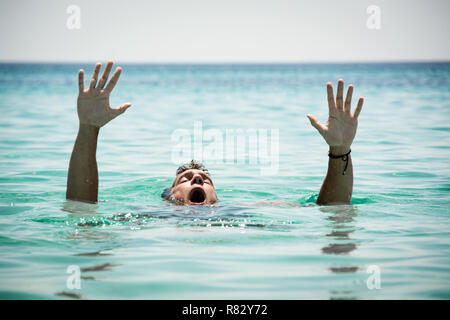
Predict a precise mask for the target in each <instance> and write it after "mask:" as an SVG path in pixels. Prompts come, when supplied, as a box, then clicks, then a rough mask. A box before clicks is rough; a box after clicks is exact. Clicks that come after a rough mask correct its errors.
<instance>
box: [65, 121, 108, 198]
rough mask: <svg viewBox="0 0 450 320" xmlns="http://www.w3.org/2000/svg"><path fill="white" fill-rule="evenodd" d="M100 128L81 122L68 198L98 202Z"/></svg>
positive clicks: (72, 161)
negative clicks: (98, 141) (98, 143)
mask: <svg viewBox="0 0 450 320" xmlns="http://www.w3.org/2000/svg"><path fill="white" fill-rule="evenodd" d="M99 130H100V128H98V127H94V126H91V125H86V124H80V127H79V130H78V135H77V139H76V141H75V145H74V147H73V151H72V156H71V157H70V163H69V172H68V175H67V192H66V198H67V199H71V200H78V201H88V202H97V194H98V171H97V159H96V152H97V139H98V133H99Z"/></svg>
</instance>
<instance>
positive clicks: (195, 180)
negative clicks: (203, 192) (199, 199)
mask: <svg viewBox="0 0 450 320" xmlns="http://www.w3.org/2000/svg"><path fill="white" fill-rule="evenodd" d="M191 184H199V185H201V186H202V185H203V178H202V176H201V175H199V174H196V175H195V176H194V177H193V178H192V181H191Z"/></svg>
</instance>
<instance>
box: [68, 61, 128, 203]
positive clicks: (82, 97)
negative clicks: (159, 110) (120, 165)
mask: <svg viewBox="0 0 450 320" xmlns="http://www.w3.org/2000/svg"><path fill="white" fill-rule="evenodd" d="M112 66H113V63H112V62H111V61H108V63H107V64H106V67H105V70H104V71H103V75H102V77H101V79H100V81H98V83H97V79H98V75H99V73H100V68H101V64H100V63H97V64H96V65H95V68H94V73H93V75H92V79H91V82H90V84H89V88H88V89H87V90H84V71H83V70H80V71H79V72H78V86H79V93H78V101H77V111H78V119H79V129H78V136H77V138H76V141H75V145H74V147H73V151H72V156H71V157H70V163H69V172H68V175H67V191H66V198H67V199H71V200H78V201H86V202H97V194H98V171H97V159H96V151H97V138H98V133H99V131H100V128H101V127H103V126H104V125H105V124H107V123H108V122H109V121H111V120H112V119H114V118H115V117H117V116H118V115H120V114H122V113H124V112H125V110H127V109H128V108H129V107H130V106H131V104H130V103H125V104H123V105H121V106H120V107H119V108H115V109H112V108H111V107H110V105H109V95H110V94H111V91H112V90H113V89H114V86H115V85H116V83H117V81H118V80H119V77H120V73H121V72H122V69H121V68H117V69H116V71H115V72H114V74H113V76H112V77H111V80H110V81H109V83H108V84H107V85H106V83H107V82H108V77H109V74H110V72H111V69H112ZM105 85H106V87H105Z"/></svg>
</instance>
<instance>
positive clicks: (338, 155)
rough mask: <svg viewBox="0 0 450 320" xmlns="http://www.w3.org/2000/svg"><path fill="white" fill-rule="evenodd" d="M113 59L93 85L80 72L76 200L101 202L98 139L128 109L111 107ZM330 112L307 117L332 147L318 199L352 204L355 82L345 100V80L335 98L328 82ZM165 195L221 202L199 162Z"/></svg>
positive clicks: (73, 166) (71, 176) (73, 169)
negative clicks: (323, 119)
mask: <svg viewBox="0 0 450 320" xmlns="http://www.w3.org/2000/svg"><path fill="white" fill-rule="evenodd" d="M112 66H113V63H112V62H111V61H109V62H108V63H107V64H106V67H105V70H104V71H103V74H102V77H101V78H100V80H98V76H99V73H100V68H101V64H100V63H97V64H96V65H95V68H94V73H93V75H92V78H91V81H90V84H89V88H87V89H86V90H85V88H84V71H83V70H80V71H79V72H78V87H79V94H78V101H77V110H78V119H79V130H78V135H77V138H76V141H75V145H74V147H73V151H72V156H71V158H70V164H69V173H68V176H67V192H66V198H67V199H71V200H77V201H86V202H97V195H98V171H97V160H96V151H97V139H98V133H99V131H100V128H101V127H103V126H104V125H105V124H107V123H108V122H109V121H111V120H112V119H114V118H116V117H117V116H119V115H121V114H122V113H124V112H125V111H126V110H127V109H128V108H129V107H131V103H125V104H123V105H121V106H120V107H118V108H111V107H110V105H109V95H110V94H111V92H112V90H113V89H114V87H115V85H116V84H117V81H118V80H119V77H120V73H121V72H122V69H121V68H116V70H115V72H114V74H113V76H112V77H111V79H110V80H109V83H108V77H109V74H110V73H111V70H112ZM327 93H328V109H329V116H328V120H327V122H326V123H325V124H322V123H320V122H319V121H318V120H317V119H316V118H315V117H314V116H313V115H310V114H308V115H307V117H308V119H309V120H310V122H311V125H312V126H313V127H314V128H316V129H317V130H318V131H319V133H320V134H321V135H322V136H323V138H324V139H325V141H326V143H327V144H328V145H329V146H330V150H329V152H328V156H329V162H328V171H327V175H326V177H325V180H324V182H323V184H322V188H321V189H320V193H319V197H318V198H317V204H320V205H327V204H329V205H331V204H350V201H351V198H352V189H353V166H352V159H351V156H350V151H351V150H350V146H351V144H352V142H353V139H354V138H355V134H356V129H357V126H358V116H359V114H360V112H361V109H362V106H363V101H364V100H363V98H359V100H358V104H357V107H356V109H355V112H354V114H353V115H352V114H351V112H350V110H351V100H352V94H353V86H352V85H350V86H349V87H348V90H347V95H346V98H345V101H344V96H343V95H344V81H343V80H339V81H338V87H337V95H336V99H335V98H334V93H333V87H332V85H331V83H327ZM162 197H163V199H165V200H169V201H171V202H174V203H176V204H182V205H208V204H213V203H215V202H217V201H218V198H217V194H216V191H215V189H214V184H213V181H212V179H211V176H210V174H209V172H208V170H206V169H205V167H204V166H203V165H202V164H201V163H199V162H195V161H191V163H189V164H187V165H184V166H181V167H180V168H178V170H177V174H176V178H175V180H174V181H173V184H172V186H171V187H170V188H167V189H166V190H165V191H164V192H163V194H162Z"/></svg>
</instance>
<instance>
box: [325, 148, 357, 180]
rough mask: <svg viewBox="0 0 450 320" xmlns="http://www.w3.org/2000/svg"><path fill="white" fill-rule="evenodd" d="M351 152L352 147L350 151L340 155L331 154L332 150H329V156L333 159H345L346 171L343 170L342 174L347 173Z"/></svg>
mask: <svg viewBox="0 0 450 320" xmlns="http://www.w3.org/2000/svg"><path fill="white" fill-rule="evenodd" d="M350 152H352V149H350V151H349V152H347V153H346V154H341V155H340V156H336V155H333V154H331V152H330V151H328V156H329V157H330V158H331V159H339V158H342V161H345V168H344V172H342V175H345V171H346V170H347V166H348V155H349V154H350Z"/></svg>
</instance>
